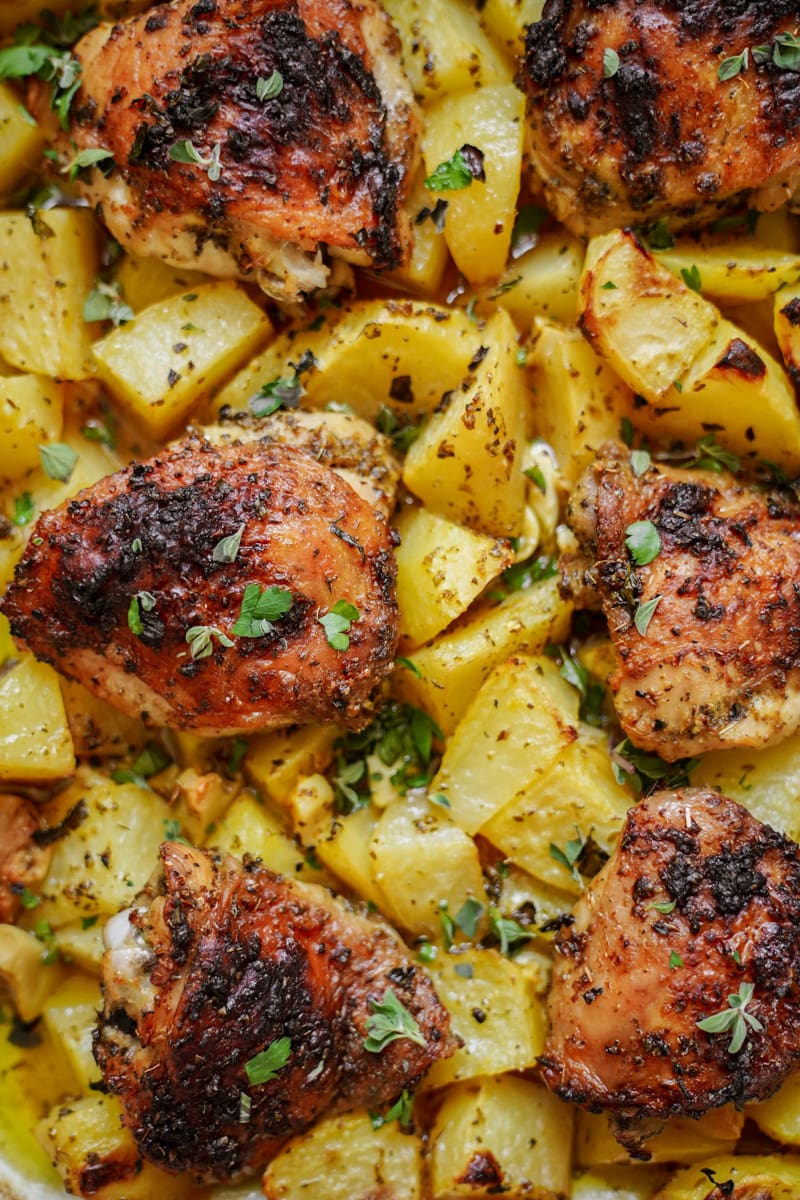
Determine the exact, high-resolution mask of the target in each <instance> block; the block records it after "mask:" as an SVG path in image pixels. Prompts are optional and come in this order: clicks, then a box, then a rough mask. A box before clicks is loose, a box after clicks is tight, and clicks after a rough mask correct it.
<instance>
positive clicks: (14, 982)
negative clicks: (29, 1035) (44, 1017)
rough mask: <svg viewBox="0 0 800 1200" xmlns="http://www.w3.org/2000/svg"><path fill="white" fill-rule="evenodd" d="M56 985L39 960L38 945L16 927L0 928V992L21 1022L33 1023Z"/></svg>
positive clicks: (55, 981) (53, 977) (40, 952)
mask: <svg viewBox="0 0 800 1200" xmlns="http://www.w3.org/2000/svg"><path fill="white" fill-rule="evenodd" d="M57 982H58V976H57V974H56V973H55V972H54V970H53V967H52V966H50V965H48V964H46V963H45V962H44V961H43V950H42V943H41V942H40V941H37V939H36V938H35V937H34V936H33V935H32V934H30V933H27V932H26V931H25V930H24V929H20V927H19V926H18V925H0V993H1V994H3V995H7V996H10V998H11V1003H12V1004H13V1006H14V1009H15V1011H16V1012H17V1013H18V1015H19V1017H20V1019H21V1020H23V1021H34V1020H35V1019H36V1018H37V1017H38V1016H39V1015H40V1013H41V1012H42V1009H43V1007H44V1005H45V1003H46V1000H47V997H48V995H49V994H50V992H51V991H52V990H53V988H54V987H55V985H56V983H57Z"/></svg>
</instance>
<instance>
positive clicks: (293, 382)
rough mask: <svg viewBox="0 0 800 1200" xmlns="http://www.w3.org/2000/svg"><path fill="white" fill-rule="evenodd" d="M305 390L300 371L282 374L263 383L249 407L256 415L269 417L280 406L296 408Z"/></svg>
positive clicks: (249, 402)
mask: <svg viewBox="0 0 800 1200" xmlns="http://www.w3.org/2000/svg"><path fill="white" fill-rule="evenodd" d="M304 392H305V388H304V387H303V384H302V382H301V381H300V374H299V372H297V371H295V373H294V375H281V376H279V377H278V378H277V379H270V381H269V382H268V383H264V384H262V385H261V387H260V388H259V390H258V391H257V392H256V394H255V396H251V397H250V399H249V400H248V402H247V407H248V408H249V409H250V412H251V413H252V414H253V416H254V417H269V416H271V415H272V413H274V412H277V411H278V409H279V408H296V407H297V405H298V404H299V403H300V400H301V398H302V396H303V393H304Z"/></svg>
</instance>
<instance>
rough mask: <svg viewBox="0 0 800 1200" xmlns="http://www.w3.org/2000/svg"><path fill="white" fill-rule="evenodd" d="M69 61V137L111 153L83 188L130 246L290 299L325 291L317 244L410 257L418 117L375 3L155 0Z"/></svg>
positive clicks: (371, 261)
mask: <svg viewBox="0 0 800 1200" xmlns="http://www.w3.org/2000/svg"><path fill="white" fill-rule="evenodd" d="M75 57H76V58H77V59H78V61H79V62H80V64H81V67H82V87H81V90H80V91H79V93H78V95H77V96H76V98H75V99H74V101H73V103H72V108H71V116H72V128H71V129H70V138H71V141H72V143H74V146H75V147H77V150H78V151H85V150H92V149H105V150H108V151H110V152H111V154H112V155H113V159H114V161H113V164H112V163H111V160H110V159H109V160H107V161H106V162H104V163H101V164H100V168H99V169H94V170H91V171H88V172H84V173H83V175H82V180H83V182H82V185H81V186H82V191H83V194H84V195H85V196H86V198H87V199H88V200H89V201H90V202H91V203H92V204H94V205H98V206H99V208H100V210H101V212H102V217H103V220H104V222H105V224H106V225H107V226H108V228H109V230H110V231H111V233H112V234H113V235H114V237H115V238H117V240H118V241H119V242H120V243H121V244H122V245H123V246H124V248H125V249H126V250H129V251H131V252H132V253H135V254H139V255H145V256H148V255H149V256H154V257H158V258H162V259H165V260H167V261H168V262H171V263H175V264H178V265H180V266H192V267H195V268H197V269H199V270H203V271H207V272H209V273H210V274H212V275H221V276H239V277H240V278H244V279H253V280H254V281H257V282H258V283H259V284H260V285H261V286H262V287H263V288H264V290H265V291H267V292H269V293H270V294H272V295H275V296H277V297H278V298H284V299H294V298H297V296H298V295H299V294H300V293H302V292H307V291H309V290H312V289H314V288H318V287H321V286H323V285H324V284H325V282H326V280H327V278H328V268H327V266H326V265H325V263H324V262H323V257H322V253H321V250H322V249H323V248H327V249H328V250H330V252H331V253H333V254H335V255H338V256H340V257H343V258H346V259H348V260H349V261H350V262H353V263H358V264H361V265H369V266H373V267H396V266H397V265H398V264H400V263H401V262H402V261H404V260H405V258H406V256H407V255H408V253H409V251H410V244H411V231H410V224H409V221H408V218H407V216H406V215H405V213H404V210H403V203H402V202H403V198H404V195H405V192H406V190H407V186H408V183H409V181H410V175H411V174H412V173H413V168H414V166H415V162H416V154H417V149H416V145H417V117H416V113H415V109H414V101H413V95H412V92H411V89H410V87H409V85H408V82H407V81H406V78H405V76H404V74H403V71H402V68H401V66H400V57H399V42H398V39H397V35H396V34H395V32H394V29H393V28H392V26H391V24H390V22H389V20H388V18H387V17H386V15H385V13H384V12H383V9H382V8H381V5H380V4H379V3H378V2H377V0H360V2H359V3H355V2H351V0H199V3H198V0H180V2H179V3H173V4H157V5H155V6H154V7H152V8H149V9H148V10H147V11H146V12H144V13H141V14H140V15H139V16H136V17H133V18H132V19H130V20H129V21H126V22H123V23H117V24H113V25H112V24H103V25H100V26H98V27H97V28H96V29H94V30H92V31H91V32H90V33H88V34H87V35H86V36H85V37H84V38H83V39H82V40H81V41H80V42H79V43H78V45H77V46H76V48H75ZM187 148H188V156H189V161H186V159H187ZM65 152H68V153H69V156H70V158H71V157H72V156H73V155H74V153H75V150H74V148H73V147H72V144H71V145H70V148H69V150H68V151H67V148H66V146H65ZM193 158H194V159H200V160H202V161H192V159H193Z"/></svg>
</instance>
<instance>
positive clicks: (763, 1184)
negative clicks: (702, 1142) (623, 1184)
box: [653, 1154, 800, 1200]
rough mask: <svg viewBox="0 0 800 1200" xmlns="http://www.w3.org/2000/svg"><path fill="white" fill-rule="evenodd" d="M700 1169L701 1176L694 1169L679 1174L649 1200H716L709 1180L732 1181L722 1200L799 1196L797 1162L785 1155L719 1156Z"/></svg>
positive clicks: (717, 1189)
mask: <svg viewBox="0 0 800 1200" xmlns="http://www.w3.org/2000/svg"><path fill="white" fill-rule="evenodd" d="M703 1168H704V1170H703V1173H701V1172H700V1170H699V1169H698V1168H697V1167H687V1168H686V1170H685V1171H679V1172H678V1174H677V1175H675V1176H674V1177H673V1178H672V1179H671V1180H670V1181H669V1182H668V1183H667V1184H666V1185H665V1186H664V1187H663V1188H662V1189H661V1191H659V1192H656V1194H655V1196H654V1197H653V1200H716V1198H715V1197H714V1192H717V1193H719V1192H720V1191H721V1190H722V1188H721V1187H715V1186H714V1184H712V1183H711V1180H712V1179H715V1180H716V1181H717V1183H718V1184H720V1185H724V1184H727V1183H728V1182H729V1181H733V1185H734V1186H733V1190H731V1189H730V1188H727V1189H726V1191H725V1195H726V1200H751V1198H752V1200H755V1198H756V1197H757V1196H759V1194H760V1195H762V1196H764V1197H765V1200H766V1198H767V1197H768V1198H769V1200H795V1197H796V1196H797V1195H798V1193H800V1158H793V1157H791V1156H790V1155H788V1154H786V1155H783V1154H765V1155H762V1156H758V1155H755V1154H742V1155H738V1156H733V1155H730V1154H728V1155H721V1156H719V1157H715V1158H706V1159H705V1160H704V1162H703ZM709 1171H710V1172H711V1176H710V1177H709V1175H708V1173H707V1172H709Z"/></svg>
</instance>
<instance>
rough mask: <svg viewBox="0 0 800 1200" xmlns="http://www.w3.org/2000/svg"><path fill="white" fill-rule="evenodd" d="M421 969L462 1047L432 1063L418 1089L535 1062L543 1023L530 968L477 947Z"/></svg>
mask: <svg viewBox="0 0 800 1200" xmlns="http://www.w3.org/2000/svg"><path fill="white" fill-rule="evenodd" d="M426 969H427V971H428V974H429V975H430V976H431V978H432V979H433V983H434V987H435V988H436V992H437V995H438V996H439V999H440V1000H441V1002H442V1004H444V1006H445V1008H446V1009H447V1011H448V1012H449V1013H450V1016H451V1018H452V1028H453V1030H454V1032H455V1033H457V1034H459V1035H460V1037H462V1038H463V1040H464V1045H463V1046H461V1048H460V1049H458V1050H456V1052H455V1054H453V1055H452V1057H451V1058H446V1059H443V1060H441V1061H440V1062H436V1063H434V1064H433V1066H432V1067H431V1069H430V1071H429V1072H428V1074H427V1075H426V1076H425V1082H424V1084H423V1087H425V1088H434V1087H441V1086H442V1084H445V1083H451V1082H453V1081H454V1080H461V1079H474V1078H475V1076H477V1075H496V1074H500V1073H501V1072H503V1071H524V1070H526V1069H527V1068H528V1067H533V1066H535V1064H536V1059H537V1057H538V1056H539V1055H540V1054H541V1052H542V1049H543V1047H544V1032H545V1025H546V1018H545V1012H544V1005H543V1002H542V1000H541V999H540V997H539V995H538V994H537V993H538V978H537V973H536V971H535V970H531V968H530V967H528V966H526V965H523V964H522V963H518V962H514V961H512V960H511V959H509V958H504V957H503V956H502V955H501V954H500V953H498V951H497V950H479V949H470V950H465V951H462V952H461V953H459V954H439V955H438V956H437V957H436V958H435V959H434V961H433V962H432V963H430V964H429V965H428V967H427V968H426Z"/></svg>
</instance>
